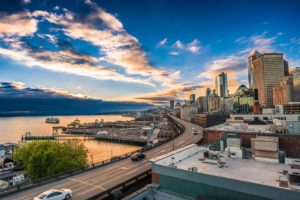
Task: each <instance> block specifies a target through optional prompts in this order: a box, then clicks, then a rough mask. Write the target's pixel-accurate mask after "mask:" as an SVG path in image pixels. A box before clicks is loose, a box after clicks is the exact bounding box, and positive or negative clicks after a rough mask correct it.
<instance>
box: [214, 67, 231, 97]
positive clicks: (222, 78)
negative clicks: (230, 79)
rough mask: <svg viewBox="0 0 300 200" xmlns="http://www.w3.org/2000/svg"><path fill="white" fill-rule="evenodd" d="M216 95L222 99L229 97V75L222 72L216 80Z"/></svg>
mask: <svg viewBox="0 0 300 200" xmlns="http://www.w3.org/2000/svg"><path fill="white" fill-rule="evenodd" d="M215 84H216V86H215V90H216V94H217V95H218V96H220V97H228V85H227V74H225V73H224V72H222V73H221V74H219V75H218V76H217V77H216V80H215Z"/></svg>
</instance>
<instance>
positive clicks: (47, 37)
mask: <svg viewBox="0 0 300 200" xmlns="http://www.w3.org/2000/svg"><path fill="white" fill-rule="evenodd" d="M37 36H38V37H40V38H43V39H47V40H48V41H49V42H51V43H52V44H56V42H57V38H56V37H55V36H54V35H50V34H42V33H37Z"/></svg>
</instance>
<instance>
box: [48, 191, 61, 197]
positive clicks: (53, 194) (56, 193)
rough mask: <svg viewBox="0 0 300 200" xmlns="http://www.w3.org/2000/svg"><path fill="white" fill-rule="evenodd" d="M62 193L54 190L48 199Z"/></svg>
mask: <svg viewBox="0 0 300 200" xmlns="http://www.w3.org/2000/svg"><path fill="white" fill-rule="evenodd" d="M59 195H61V192H53V193H51V194H49V195H48V196H47V198H48V199H50V198H52V197H56V196H59Z"/></svg>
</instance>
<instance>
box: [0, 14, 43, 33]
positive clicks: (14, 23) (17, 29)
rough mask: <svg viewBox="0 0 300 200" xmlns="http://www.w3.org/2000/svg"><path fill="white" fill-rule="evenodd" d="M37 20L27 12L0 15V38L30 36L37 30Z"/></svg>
mask: <svg viewBox="0 0 300 200" xmlns="http://www.w3.org/2000/svg"><path fill="white" fill-rule="evenodd" d="M37 24H38V22H37V20H35V19H32V18H31V17H30V15H29V13H27V12H20V13H15V14H12V15H3V14H2V15H0V38H1V37H5V36H6V37H10V36H20V37H22V36H30V35H32V34H33V33H35V32H36V31H37V29H38V28H37Z"/></svg>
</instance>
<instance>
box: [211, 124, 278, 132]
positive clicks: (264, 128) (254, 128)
mask: <svg viewBox="0 0 300 200" xmlns="http://www.w3.org/2000/svg"><path fill="white" fill-rule="evenodd" d="M206 130H216V131H232V132H240V131H242V132H244V133H253V132H256V133H257V132H260V133H274V130H273V129H271V125H270V124H266V125H250V124H246V123H234V124H226V123H223V124H219V125H216V126H211V127H209V128H206Z"/></svg>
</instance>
